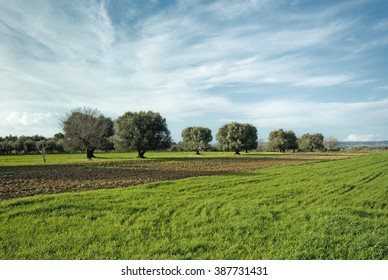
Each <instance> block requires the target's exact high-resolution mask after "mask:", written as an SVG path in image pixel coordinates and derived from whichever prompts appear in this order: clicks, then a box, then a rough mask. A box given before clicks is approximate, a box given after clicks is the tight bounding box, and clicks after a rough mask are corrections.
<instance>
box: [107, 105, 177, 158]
mask: <svg viewBox="0 0 388 280" xmlns="http://www.w3.org/2000/svg"><path fill="white" fill-rule="evenodd" d="M115 131H116V133H115V138H114V141H115V145H116V146H117V147H118V148H119V149H122V150H135V151H137V152H138V156H137V157H138V158H144V154H145V153H146V152H147V151H149V150H157V149H165V148H168V147H169V146H170V145H171V142H172V141H171V137H170V131H169V130H168V128H167V122H166V119H165V118H163V117H162V116H161V115H160V114H159V113H155V112H152V111H148V112H144V111H141V112H127V113H125V114H124V115H122V116H120V117H118V118H117V120H116V121H115Z"/></svg>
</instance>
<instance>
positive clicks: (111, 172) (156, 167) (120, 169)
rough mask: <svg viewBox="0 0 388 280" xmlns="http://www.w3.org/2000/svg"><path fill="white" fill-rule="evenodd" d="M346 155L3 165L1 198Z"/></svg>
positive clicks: (117, 186) (206, 174)
mask: <svg viewBox="0 0 388 280" xmlns="http://www.w3.org/2000/svg"><path fill="white" fill-rule="evenodd" d="M343 157H348V156H347V155H340V154H339V155H335V156H328V155H300V154H299V155H298V154H295V155H287V154H286V155H277V156H262V155H261V156H258V155H252V156H240V157H238V156H234V157H227V158H217V157H209V158H207V157H206V158H205V157H201V158H163V159H157V160H130V161H118V162H100V163H88V164H71V165H70V164H67V165H40V166H8V167H0V200H6V199H10V198H17V197H25V196H31V195H36V194H51V193H61V192H74V191H83V190H92V189H109V188H119V187H128V186H134V185H139V184H144V183H149V182H156V181H164V180H174V179H182V178H187V177H196V176H208V175H220V174H228V173H237V172H243V171H251V170H255V169H261V168H267V167H272V166H280V165H289V164H301V163H305V162H311V161H321V160H332V159H338V158H343Z"/></svg>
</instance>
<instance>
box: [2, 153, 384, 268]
mask: <svg viewBox="0 0 388 280" xmlns="http://www.w3.org/2000/svg"><path fill="white" fill-rule="evenodd" d="M81 156H83V155H81ZM387 166H388V154H387V153H377V154H371V155H368V156H362V157H352V158H348V159H341V160H334V161H324V162H314V163H306V164H302V165H292V166H281V167H272V168H268V169H261V170H257V171H253V172H244V173H238V174H230V175H219V176H208V177H197V178H187V179H183V180H177V181H168V182H158V183H151V184H147V185H141V186H136V187H129V188H121V189H111V190H96V191H87V192H77V193H64V194H55V195H37V196H33V197H27V198H18V199H11V200H6V201H1V202H0V259H364V260H366V259H373V260H378V259H388V207H387V203H388V168H387Z"/></svg>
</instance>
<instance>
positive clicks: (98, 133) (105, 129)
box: [61, 107, 114, 159]
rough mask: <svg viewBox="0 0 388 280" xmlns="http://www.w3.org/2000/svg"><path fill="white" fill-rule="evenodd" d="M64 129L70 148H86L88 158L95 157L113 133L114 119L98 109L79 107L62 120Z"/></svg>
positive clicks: (66, 144)
mask: <svg viewBox="0 0 388 280" xmlns="http://www.w3.org/2000/svg"><path fill="white" fill-rule="evenodd" d="M61 124H62V127H63V131H64V135H65V138H64V145H65V147H66V148H67V149H68V150H73V151H75V150H86V157H87V158H88V159H92V158H94V157H95V156H94V151H95V150H96V149H99V148H101V147H103V146H104V145H106V143H107V142H109V138H110V137H111V136H112V135H113V133H114V132H113V121H112V120H111V119H110V118H106V117H105V116H104V115H102V114H101V113H100V112H99V111H98V110H97V109H92V108H88V107H85V108H77V109H74V110H73V111H71V113H69V114H67V115H66V117H65V118H64V119H62V120H61Z"/></svg>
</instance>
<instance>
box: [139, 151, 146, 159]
mask: <svg viewBox="0 0 388 280" xmlns="http://www.w3.org/2000/svg"><path fill="white" fill-rule="evenodd" d="M145 153H146V151H142V150H137V158H146V157H145V156H144V154H145Z"/></svg>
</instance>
